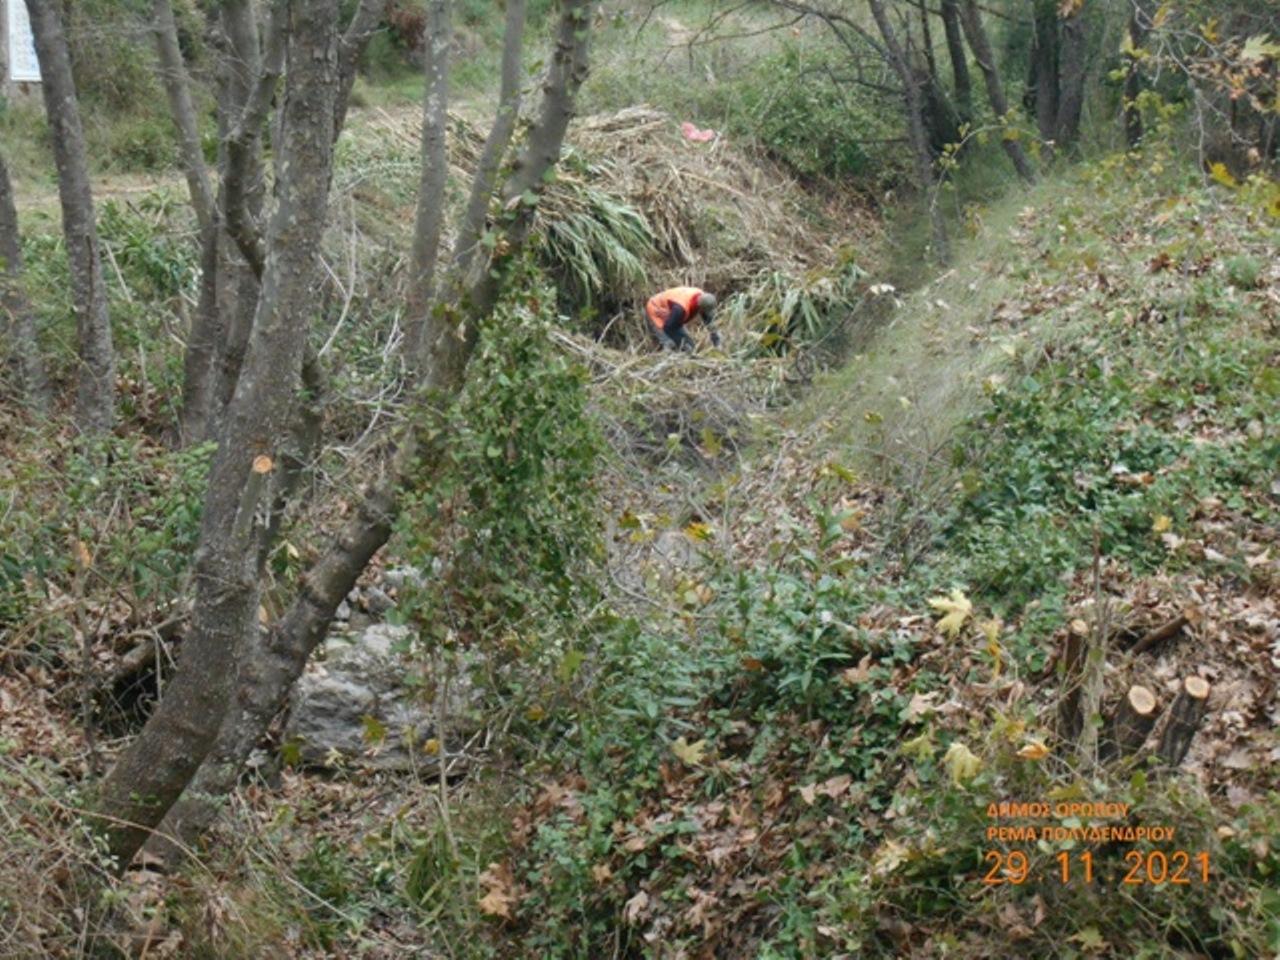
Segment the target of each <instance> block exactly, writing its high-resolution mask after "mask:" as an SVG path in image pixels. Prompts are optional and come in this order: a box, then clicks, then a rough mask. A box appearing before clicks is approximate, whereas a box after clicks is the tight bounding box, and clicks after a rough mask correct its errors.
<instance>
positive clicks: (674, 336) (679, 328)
mask: <svg viewBox="0 0 1280 960" xmlns="http://www.w3.org/2000/svg"><path fill="white" fill-rule="evenodd" d="M645 320H646V321H648V323H649V329H650V330H652V331H653V333H654V336H655V337H656V338H657V340H658V343H659V344H660V345H661V346H662V347H664V348H667V349H672V350H680V351H682V352H684V353H692V352H693V349H694V347H695V346H696V344H695V343H694V342H693V337H691V336H689V331H687V330H686V329H685V328H684V324H683V323H674V322H672V321H671V320H668V321H667V323H666V325H665V326H664V327H661V328H659V327H658V325H657V324H656V323H654V322H653V319H652V318H651V317H649V315H648V313H646V314H645ZM668 344H670V346H669V347H668Z"/></svg>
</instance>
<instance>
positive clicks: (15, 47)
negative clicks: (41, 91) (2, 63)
mask: <svg viewBox="0 0 1280 960" xmlns="http://www.w3.org/2000/svg"><path fill="white" fill-rule="evenodd" d="M5 6H6V7H7V8H8V10H9V79H10V80H28V81H32V80H34V81H36V82H39V80H40V61H39V59H38V58H37V57H36V41H35V38H34V37H33V36H32V35H31V18H30V17H29V16H28V14H27V4H26V0H9V2H8V3H7V4H6V5H5Z"/></svg>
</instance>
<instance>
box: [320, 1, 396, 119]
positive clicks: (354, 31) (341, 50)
mask: <svg viewBox="0 0 1280 960" xmlns="http://www.w3.org/2000/svg"><path fill="white" fill-rule="evenodd" d="M386 8H387V0H360V6H358V7H356V12H355V13H353V14H352V15H351V22H350V23H349V24H347V29H346V32H345V33H343V35H342V41H341V43H339V45H338V71H339V72H338V99H337V102H336V103H335V104H334V118H333V129H334V131H335V132H341V131H342V128H343V126H344V125H345V124H346V122H347V108H348V107H349V106H350V104H351V89H352V87H354V86H355V82H356V69H357V68H358V67H359V66H360V57H361V56H363V55H364V51H365V48H366V47H367V46H369V41H370V40H371V39H372V38H373V35H374V34H375V33H377V32H378V22H379V21H380V20H381V19H382V11H383V10H385V9H386Z"/></svg>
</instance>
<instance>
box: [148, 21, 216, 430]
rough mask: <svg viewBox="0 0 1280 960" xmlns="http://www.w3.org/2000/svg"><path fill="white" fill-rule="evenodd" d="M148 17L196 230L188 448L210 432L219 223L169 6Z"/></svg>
mask: <svg viewBox="0 0 1280 960" xmlns="http://www.w3.org/2000/svg"><path fill="white" fill-rule="evenodd" d="M152 13H153V16H154V20H155V24H154V29H155V35H156V50H157V52H158V54H159V58H160V78H161V82H162V83H163V85H164V89H165V95H166V97H167V98H168V101H169V113H170V116H171V117H172V119H173V124H174V127H175V128H176V129H177V132H178V152H179V154H180V156H181V157H182V168H183V172H184V173H185V175H186V178H187V193H188V195H189V198H190V202H191V208H192V210H194V211H195V215H196V222H197V223H198V224H199V226H200V251H201V256H200V268H201V269H200V297H199V300H198V302H197V304H196V311H195V316H194V317H193V318H192V321H191V329H190V332H189V333H188V336H187V350H186V354H185V356H184V357H183V372H184V377H183V384H182V412H181V415H180V422H179V426H178V434H179V436H180V437H181V439H182V442H184V443H188V444H190V443H200V442H202V441H203V440H205V439H207V438H208V430H209V426H210V422H209V421H210V403H211V394H212V389H213V357H214V355H215V353H216V351H217V346H218V339H219V334H220V328H219V324H218V319H219V318H218V298H217V283H218V258H217V249H218V234H219V232H220V230H221V217H220V216H219V214H218V208H217V198H216V197H215V196H214V193H213V187H212V185H211V184H210V182H209V172H208V170H207V169H206V167H205V161H204V151H203V149H202V148H201V146H200V128H199V122H198V120H197V116H196V108H195V103H194V102H193V101H192V99H191V88H190V84H189V83H188V79H187V70H186V66H185V64H184V63H183V60H182V51H181V48H180V47H179V45H178V28H177V24H176V23H175V22H174V17H173V4H172V3H171V0H153V4H152Z"/></svg>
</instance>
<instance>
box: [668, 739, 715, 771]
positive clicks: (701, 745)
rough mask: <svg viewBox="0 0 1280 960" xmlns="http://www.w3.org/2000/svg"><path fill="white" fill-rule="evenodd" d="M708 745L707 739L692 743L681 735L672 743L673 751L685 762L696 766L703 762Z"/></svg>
mask: <svg viewBox="0 0 1280 960" xmlns="http://www.w3.org/2000/svg"><path fill="white" fill-rule="evenodd" d="M706 747H707V741H706V740H698V741H696V742H694V743H690V742H689V741H688V740H686V739H685V738H684V737H681V738H680V739H678V740H677V741H676V742H675V743H673V744H672V745H671V752H672V753H674V754H675V755H676V756H677V757H679V758H680V760H681V761H682V762H683V763H685V764H688V765H689V766H691V767H696V766H698V765H699V764H700V763H702V759H703V757H704V756H706V752H707V750H706Z"/></svg>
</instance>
